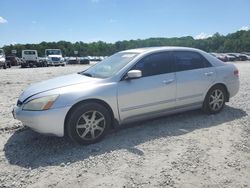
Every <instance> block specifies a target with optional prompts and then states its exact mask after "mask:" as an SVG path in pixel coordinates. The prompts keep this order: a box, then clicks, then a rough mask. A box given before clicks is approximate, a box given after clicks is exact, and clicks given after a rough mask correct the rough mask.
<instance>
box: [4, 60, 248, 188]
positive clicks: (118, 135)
mask: <svg viewBox="0 0 250 188" xmlns="http://www.w3.org/2000/svg"><path fill="white" fill-rule="evenodd" d="M236 66H237V67H238V69H239V71H240V81H241V88H240V92H239V93H238V95H237V96H235V97H234V98H232V99H231V101H230V102H229V103H227V105H226V107H225V109H224V110H223V111H222V112H221V113H219V114H216V115H205V114H203V113H202V112H201V111H199V110H196V111H190V112H185V113H181V114H177V115H172V116H167V117H162V118H158V119H154V120H150V121H145V122H140V123H133V124H130V125H128V126H126V127H124V128H123V129H121V130H118V131H113V132H112V133H110V134H109V135H107V136H106V138H105V139H104V140H103V141H102V142H100V143H97V144H94V145H89V146H79V145H76V144H73V143H71V142H70V141H68V140H67V139H65V138H57V137H48V136H43V135H40V134H38V133H35V132H33V131H31V130H30V129H27V128H23V127H22V125H21V123H20V122H19V121H17V120H14V119H13V118H12V115H11V110H12V106H13V105H14V104H15V103H16V101H17V98H18V96H19V95H20V93H21V92H22V91H23V90H24V89H25V88H26V87H27V86H29V85H30V84H31V83H34V82H38V81H41V80H44V79H49V78H53V77H55V76H58V75H65V74H69V73H73V72H77V71H80V70H83V69H84V68H86V66H66V67H50V68H32V69H18V68H12V69H7V70H0V187H114V188H118V187H235V188H240V187H250V116H249V114H250V84H249V82H250V62H241V63H236Z"/></svg>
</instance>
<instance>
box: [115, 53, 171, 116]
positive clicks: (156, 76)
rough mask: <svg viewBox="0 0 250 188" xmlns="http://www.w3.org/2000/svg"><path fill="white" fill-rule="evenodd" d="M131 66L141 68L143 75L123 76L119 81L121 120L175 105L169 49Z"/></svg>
mask: <svg viewBox="0 0 250 188" xmlns="http://www.w3.org/2000/svg"><path fill="white" fill-rule="evenodd" d="M130 70H141V71H142V77H141V78H138V79H131V80H126V79H123V80H121V81H120V82H119V83H118V92H117V95H118V97H117V98H118V108H119V113H120V118H121V120H122V121H127V120H128V121H129V120H131V119H134V118H143V116H147V115H149V114H150V115H152V114H153V113H157V112H160V111H162V110H164V109H167V108H172V107H174V105H175V94H176V79H175V73H174V72H173V62H172V59H171V55H170V53H169V52H161V53H155V54H151V55H148V56H146V57H144V58H142V59H141V60H140V61H139V62H137V63H136V64H135V66H134V67H133V68H132V69H130Z"/></svg>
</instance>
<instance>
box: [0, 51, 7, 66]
mask: <svg viewBox="0 0 250 188" xmlns="http://www.w3.org/2000/svg"><path fill="white" fill-rule="evenodd" d="M1 67H3V69H6V68H7V64H6V59H5V54H4V50H3V49H0V68H1Z"/></svg>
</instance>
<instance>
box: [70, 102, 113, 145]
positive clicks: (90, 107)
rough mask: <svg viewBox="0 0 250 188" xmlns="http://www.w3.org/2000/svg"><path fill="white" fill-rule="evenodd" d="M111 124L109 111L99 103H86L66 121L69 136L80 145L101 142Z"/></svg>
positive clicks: (77, 108)
mask: <svg viewBox="0 0 250 188" xmlns="http://www.w3.org/2000/svg"><path fill="white" fill-rule="evenodd" d="M110 124H111V117H110V114H109V111H108V110H107V109H106V108H105V107H104V106H102V105H100V104H98V103H86V104H82V105H81V106H77V107H75V108H74V109H73V110H72V111H71V112H70V114H69V116H68V119H67V121H66V131H67V134H68V136H69V137H70V138H71V139H72V140H73V141H75V142H77V143H79V144H93V143H96V142H98V141H100V140H101V139H102V138H103V137H104V136H105V134H106V133H107V130H108V128H109V127H110Z"/></svg>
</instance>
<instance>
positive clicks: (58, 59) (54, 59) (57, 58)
mask: <svg viewBox="0 0 250 188" xmlns="http://www.w3.org/2000/svg"><path fill="white" fill-rule="evenodd" d="M51 60H52V61H60V58H59V57H52V58H51Z"/></svg>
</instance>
